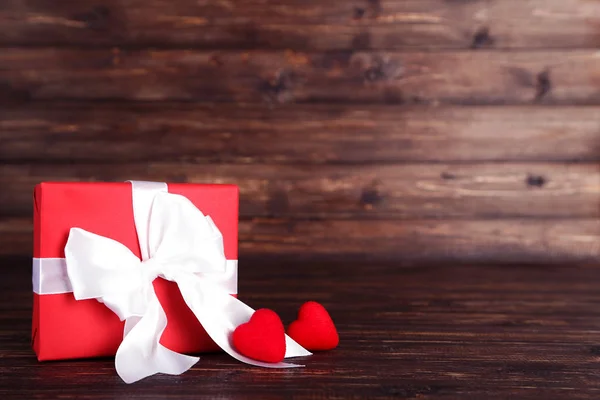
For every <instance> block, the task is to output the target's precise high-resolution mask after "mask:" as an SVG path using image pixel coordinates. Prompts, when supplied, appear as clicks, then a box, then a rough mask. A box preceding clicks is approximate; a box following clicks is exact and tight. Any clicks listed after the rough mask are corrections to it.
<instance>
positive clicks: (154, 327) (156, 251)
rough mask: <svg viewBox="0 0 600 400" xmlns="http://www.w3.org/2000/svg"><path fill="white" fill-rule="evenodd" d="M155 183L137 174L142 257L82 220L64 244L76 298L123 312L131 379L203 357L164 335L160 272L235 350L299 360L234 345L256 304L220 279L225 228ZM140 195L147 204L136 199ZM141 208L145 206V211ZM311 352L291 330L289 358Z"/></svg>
mask: <svg viewBox="0 0 600 400" xmlns="http://www.w3.org/2000/svg"><path fill="white" fill-rule="evenodd" d="M148 185H150V186H148ZM151 185H152V183H146V182H133V188H134V189H133V190H134V215H135V222H136V229H137V231H138V238H139V241H140V249H141V252H142V258H143V260H140V259H138V258H137V257H136V256H135V255H134V254H133V253H132V252H131V251H130V250H129V249H128V248H127V247H125V246H124V245H122V244H121V243H119V242H117V241H115V240H112V239H109V238H106V237H103V236H99V235H96V234H93V233H90V232H87V231H85V230H83V229H79V228H72V229H71V232H70V234H69V239H68V241H67V245H66V247H65V256H66V264H67V272H68V276H69V280H70V282H71V285H72V288H73V294H74V296H75V298H76V299H77V300H83V299H97V300H98V301H100V302H103V303H104V304H105V305H106V306H107V307H108V308H110V309H111V310H112V311H113V312H114V313H115V314H117V315H118V316H119V318H120V319H121V320H125V329H124V333H123V341H122V343H121V345H120V346H119V349H118V350H117V354H116V357H115V365H116V369H117V373H118V374H119V376H120V377H121V378H122V379H123V380H124V381H125V382H127V383H132V382H135V381H138V380H140V379H142V378H145V377H147V376H150V375H153V374H155V373H165V374H172V375H178V374H181V373H183V372H185V371H187V370H188V369H189V368H191V367H192V366H193V365H194V364H195V363H196V362H197V361H198V360H199V359H198V358H197V357H191V356H187V355H184V354H179V353H176V352H174V351H172V350H169V349H167V348H166V347H164V346H162V345H161V344H160V343H159V341H160V337H161V335H162V333H163V331H164V329H165V327H166V326H167V317H166V315H165V312H164V310H163V308H162V306H161V304H160V302H159V300H158V298H157V296H156V293H155V292H154V287H153V285H152V281H153V280H154V279H155V278H156V277H162V278H164V279H167V280H169V281H173V282H176V283H177V285H178V286H179V290H180V291H181V294H182V296H183V299H184V300H185V302H186V304H187V305H188V307H189V308H190V309H191V310H192V312H193V313H194V315H195V316H196V318H197V319H198V321H199V322H200V323H201V324H202V326H203V328H204V329H205V330H206V332H207V333H208V335H209V336H210V337H211V338H212V340H213V341H214V342H215V343H216V344H217V345H219V346H220V347H221V348H222V349H223V350H224V351H226V352H227V353H228V354H230V355H231V356H232V357H234V358H236V359H238V360H240V361H242V362H245V363H247V364H252V365H257V366H263V367H271V368H286V367H300V366H301V365H296V364H288V363H273V364H271V363H264V362H258V361H255V360H252V359H250V358H248V357H245V356H243V355H242V354H240V353H238V352H237V351H236V350H235V349H234V348H233V346H232V344H231V333H232V332H233V331H234V329H235V328H236V327H237V326H238V325H240V324H242V323H245V322H247V321H248V320H249V319H250V317H251V316H252V314H253V312H254V310H253V309H252V308H250V307H248V306H247V305H246V304H244V303H242V302H241V301H239V300H237V299H236V298H235V297H233V296H231V295H230V294H229V293H228V292H227V291H226V290H225V289H223V288H222V287H220V286H219V285H218V278H219V276H220V275H222V274H223V273H224V272H225V268H226V263H227V260H226V258H225V255H224V251H223V237H222V235H221V232H220V231H219V229H218V228H217V227H216V225H215V224H214V223H213V221H212V219H211V218H210V217H208V216H204V215H203V214H202V212H200V210H198V209H197V208H196V207H195V206H194V205H193V204H192V202H190V201H189V200H188V199H187V198H185V197H183V196H180V195H175V194H170V193H167V192H166V191H158V192H157V191H156V190H155V189H152V186H151ZM136 187H137V189H136ZM165 187H166V185H165ZM148 188H150V190H147V189H148ZM136 190H137V191H136ZM136 196H137V197H138V199H137V200H136ZM136 202H137V203H138V204H141V205H142V206H141V207H136ZM140 208H142V209H143V208H146V209H147V211H146V214H145V216H144V210H140ZM216 282H217V283H216ZM310 354H311V353H310V352H308V351H307V350H305V349H304V348H302V347H301V346H300V345H299V344H297V343H296V342H294V341H293V340H292V339H291V338H289V337H288V336H286V354H285V356H286V358H288V357H298V356H307V355H310Z"/></svg>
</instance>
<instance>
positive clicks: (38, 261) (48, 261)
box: [32, 258, 238, 295]
mask: <svg viewBox="0 0 600 400" xmlns="http://www.w3.org/2000/svg"><path fill="white" fill-rule="evenodd" d="M32 271H33V272H32V283H33V293H37V294H40V295H42V294H63V293H73V288H71V281H69V275H67V261H66V260H65V259H64V258H34V259H33V270H32ZM206 279H208V280H210V281H211V282H213V283H214V284H215V285H218V286H220V287H221V288H223V290H225V291H227V293H229V294H237V283H238V262H237V260H227V266H226V267H225V272H224V273H220V272H219V273H216V274H208V273H207V274H206Z"/></svg>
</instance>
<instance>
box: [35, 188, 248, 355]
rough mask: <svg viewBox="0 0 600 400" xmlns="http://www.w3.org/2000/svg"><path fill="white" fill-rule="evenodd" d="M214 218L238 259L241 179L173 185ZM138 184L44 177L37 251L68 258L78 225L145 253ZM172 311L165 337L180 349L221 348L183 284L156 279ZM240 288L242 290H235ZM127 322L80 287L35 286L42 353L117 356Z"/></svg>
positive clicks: (38, 191) (229, 254) (38, 192)
mask: <svg viewBox="0 0 600 400" xmlns="http://www.w3.org/2000/svg"><path fill="white" fill-rule="evenodd" d="M168 190H169V193H173V194H180V195H183V196H185V197H187V198H188V199H189V200H190V201H191V202H192V203H193V204H194V205H195V206H196V207H197V208H198V209H200V211H202V213H203V214H205V215H208V216H210V217H211V218H212V220H213V221H214V223H215V224H216V226H217V227H218V228H219V230H220V231H221V233H222V234H223V244H224V251H225V257H226V258H227V259H228V260H237V242H238V198H239V194H238V188H237V186H234V185H196V184H169V185H168ZM132 201H133V200H132V189H131V184H130V183H54V182H52V183H42V184H39V185H38V186H36V188H35V194H34V257H35V258H42V259H45V258H64V257H65V254H64V247H65V244H66V243H67V238H68V236H69V231H70V229H71V228H73V227H78V228H82V229H85V230H87V231H89V232H93V233H96V234H98V235H102V236H106V237H109V238H111V239H114V240H116V241H118V242H120V243H122V244H123V245H125V246H126V247H128V248H129V250H131V252H133V254H135V255H136V256H138V257H140V248H139V244H138V238H137V233H136V229H135V223H134V216H133V207H132ZM153 284H154V288H155V291H156V293H157V296H158V298H159V300H160V302H161V304H162V306H163V308H164V310H165V313H166V315H167V318H168V324H167V327H166V329H165V331H164V333H163V335H162V337H161V340H160V342H161V344H162V345H163V346H165V347H167V348H169V349H171V350H173V351H176V352H178V353H199V352H208V351H217V350H219V347H218V346H217V345H216V344H215V343H214V342H213V341H212V340H211V339H210V337H209V336H208V335H207V334H206V332H205V331H204V329H203V328H202V326H201V325H200V323H199V322H198V320H197V319H196V318H195V316H194V314H193V313H192V312H191V311H190V310H189V308H188V307H187V305H186V304H185V302H184V300H183V298H182V297H181V294H180V293H179V289H178V288H177V285H176V284H175V283H173V282H168V281H166V280H163V279H161V278H157V279H156V280H155V281H154V283H153ZM232 294H233V295H235V294H236V293H232ZM123 324H124V323H123V322H122V321H120V320H119V318H118V317H117V316H116V315H115V314H114V313H113V312H112V311H111V310H109V309H108V308H107V307H106V306H105V305H104V304H102V303H100V302H98V301H96V300H80V301H77V300H75V298H74V297H73V294H72V293H59V294H37V293H34V303H33V327H32V343H33V348H34V350H35V353H36V354H37V357H38V360H40V361H43V360H58V359H72V358H89V357H102V356H113V355H115V353H116V351H117V348H118V347H119V344H120V343H121V341H122V339H123Z"/></svg>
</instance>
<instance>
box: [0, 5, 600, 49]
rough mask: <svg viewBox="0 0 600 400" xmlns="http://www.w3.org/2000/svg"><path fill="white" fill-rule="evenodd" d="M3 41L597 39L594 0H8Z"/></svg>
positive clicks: (404, 44) (576, 43)
mask: <svg viewBox="0 0 600 400" xmlns="http://www.w3.org/2000/svg"><path fill="white" fill-rule="evenodd" d="M0 24H1V25H2V35H0V45H5V46H7V45H10V46H15V45H27V46H31V45H37V46H39V45H63V46H64V45H76V46H90V45H92V46H125V47H128V46H129V47H132V46H134V47H141V46H151V47H157V46H159V47H190V46H192V47H197V48H198V47H200V48H221V49H222V48H238V49H239V48H279V49H285V48H294V49H298V50H300V49H302V50H353V49H378V50H381V49H387V50H391V49H406V48H409V49H410V48H415V47H419V48H431V49H466V48H479V47H492V48H500V49H506V48H511V49H515V48H517V49H522V48H569V49H571V48H577V47H578V48H583V47H587V48H597V47H598V45H599V44H600V5H598V3H597V2H596V1H593V0H592V1H590V0H509V1H505V0H475V1H445V0H409V1H406V0H350V1H343V0H336V1H328V2H318V1H303V0H286V1H275V0H268V1H264V0H243V1H235V2H233V1H230V0H222V1H211V2H208V1H200V2H185V1H166V0H149V1H148V0H147V1H142V0H135V1H128V2H126V3H123V2H121V1H118V0H107V1H103V2H102V4H101V5H100V4H96V3H94V2H90V1H61V2H60V3H57V2H53V1H50V0H34V1H32V0H27V1H25V0H5V1H4V2H3V3H2V5H1V6H0Z"/></svg>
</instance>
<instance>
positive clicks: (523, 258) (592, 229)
mask: <svg viewBox="0 0 600 400" xmlns="http://www.w3.org/2000/svg"><path fill="white" fill-rule="evenodd" d="M32 237H33V233H32V222H31V219H28V218H21V219H19V218H18V219H15V218H12V219H0V243H3V246H2V247H1V248H0V249H1V250H2V252H3V253H2V254H3V255H30V254H31V249H32ZM239 239H240V260H243V259H244V258H245V257H249V258H261V257H262V258H263V259H270V258H278V257H283V258H290V259H291V258H296V259H305V260H306V259H308V260H323V259H334V260H357V259H359V260H405V261H415V262H423V261H428V262H429V261H431V262H439V263H448V262H482V263H507V264H509V263H530V264H536V265H543V264H544V263H546V264H556V263H563V262H566V263H568V262H600V220H599V219H597V218H595V219H552V220H551V219H547V220H539V219H509V218H505V219H501V220H449V219H447V220H403V221H391V220H385V221H372V220H364V221H361V220H341V221H336V220H327V221H319V220H316V221H302V220H297V219H259V218H255V219H251V220H242V221H240V227H239Z"/></svg>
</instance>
